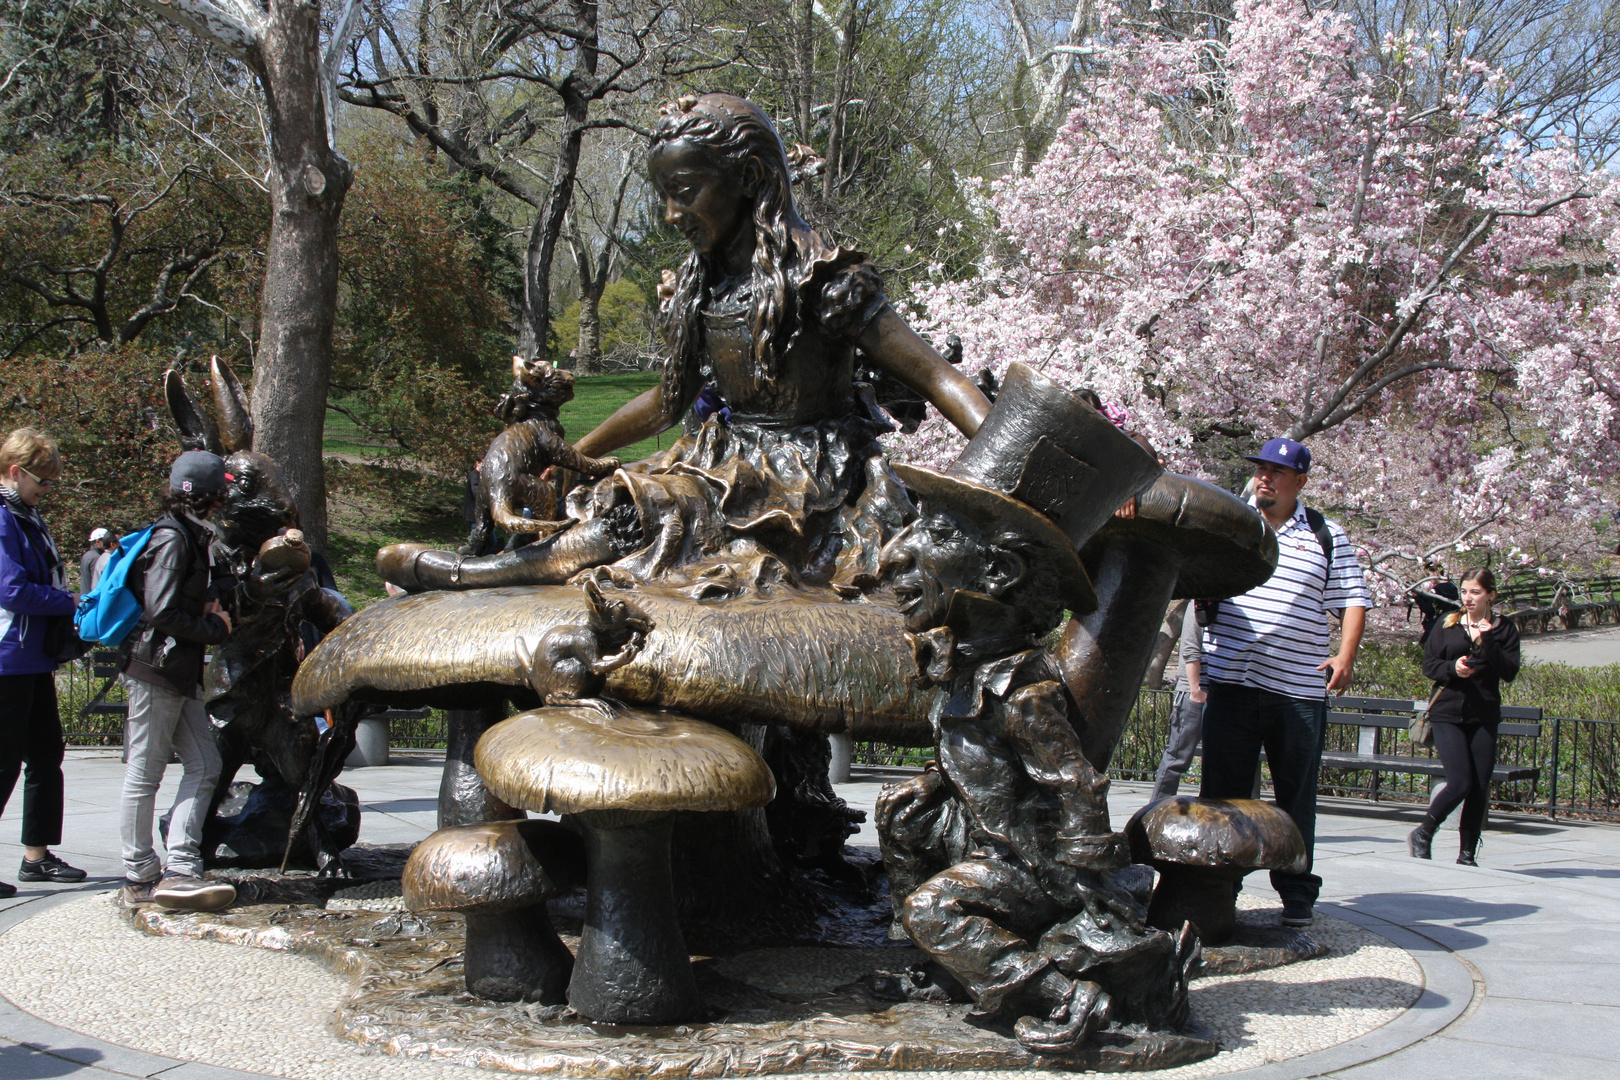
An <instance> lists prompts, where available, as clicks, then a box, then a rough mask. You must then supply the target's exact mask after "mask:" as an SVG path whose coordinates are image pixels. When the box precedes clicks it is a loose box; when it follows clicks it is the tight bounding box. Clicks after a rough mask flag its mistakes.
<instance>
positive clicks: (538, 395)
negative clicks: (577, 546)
mask: <svg viewBox="0 0 1620 1080" xmlns="http://www.w3.org/2000/svg"><path fill="white" fill-rule="evenodd" d="M512 378H513V382H512V388H511V389H510V390H508V391H507V392H506V394H505V395H503V396H502V397H501V401H500V405H499V406H498V407H497V408H496V414H497V415H498V416H499V417H500V418H501V421H502V422H503V423H505V424H506V425H507V427H506V430H505V431H502V432H501V433H500V434H499V435H497V436H495V439H494V441H493V442H491V443H490V444H489V450H488V451H486V452H485V454H484V460H483V462H482V463H481V465H480V466H479V469H478V478H479V480H478V497H477V499H476V500H475V502H474V517H473V527H472V533H471V534H470V535H469V536H468V537H467V543H466V545H465V546H464V547H463V548H462V549H461V550H462V553H463V554H475V553H477V552H481V551H483V550H484V546H485V545H486V544H487V543H488V542H489V534H490V530H491V529H492V528H496V529H500V530H501V531H502V532H504V533H506V534H507V535H508V536H512V537H518V536H543V535H547V534H549V533H552V532H555V531H557V530H558V529H560V528H561V527H562V524H561V523H560V522H558V520H557V518H558V517H559V514H558V513H557V509H558V508H557V488H556V485H555V484H554V483H553V481H552V480H551V479H550V478H549V477H547V476H546V475H545V473H546V470H547V469H550V468H551V467H552V466H558V467H560V468H564V469H572V470H574V471H575V472H578V473H583V474H585V475H586V476H601V475H602V474H603V473H610V472H612V471H613V470H614V469H617V468H618V467H619V459H618V458H615V457H607V458H593V457H586V456H585V455H584V454H581V453H579V452H578V451H576V450H575V449H574V448H573V447H572V446H569V445H568V443H567V441H566V440H565V439H564V438H563V427H562V423H561V422H560V421H559V420H558V419H557V410H558V409H560V408H562V407H563V406H564V405H566V404H568V403H569V402H570V401H572V400H574V375H573V372H570V371H563V370H562V369H561V368H554V367H552V366H551V365H550V364H549V363H547V362H546V361H544V360H538V359H537V360H527V361H525V360H524V359H523V357H521V356H514V357H512ZM524 510H528V511H529V514H528V516H525V515H524V513H523V511H524Z"/></svg>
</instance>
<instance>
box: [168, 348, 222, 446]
mask: <svg viewBox="0 0 1620 1080" xmlns="http://www.w3.org/2000/svg"><path fill="white" fill-rule="evenodd" d="M163 395H164V397H166V398H168V399H169V415H170V416H173V417H174V423H175V426H176V427H178V428H179V429H180V449H182V450H207V451H209V452H210V453H214V454H217V453H219V451H220V444H219V432H218V431H217V430H215V428H214V418H213V417H211V416H209V415H208V414H207V413H205V412H203V411H202V410H200V409H198V408H197V403H196V401H194V400H192V397H191V391H190V390H187V389H186V381H185V380H184V379H182V378H181V377H180V373H179V372H178V371H176V370H174V369H173V368H170V369H169V370H168V371H165V372H164V373H163Z"/></svg>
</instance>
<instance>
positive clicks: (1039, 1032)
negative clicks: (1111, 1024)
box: [1013, 979, 1114, 1055]
mask: <svg viewBox="0 0 1620 1080" xmlns="http://www.w3.org/2000/svg"><path fill="white" fill-rule="evenodd" d="M1113 1008H1114V1003H1113V1000H1112V999H1111V998H1110V997H1109V996H1108V995H1107V994H1106V993H1104V992H1103V989H1102V987H1100V986H1098V985H1097V984H1096V983H1094V982H1087V981H1085V980H1083V979H1081V980H1077V981H1076V982H1075V984H1074V989H1073V990H1072V991H1071V992H1070V994H1069V999H1068V1000H1067V1001H1065V1002H1064V1003H1063V1004H1061V1005H1059V1006H1058V1007H1057V1008H1056V1009H1054V1010H1052V1014H1051V1015H1050V1016H1048V1017H1045V1018H1043V1019H1037V1018H1036V1017H1033V1016H1025V1017H1022V1018H1020V1019H1019V1021H1018V1022H1017V1023H1016V1024H1014V1025H1013V1034H1014V1035H1015V1036H1017V1038H1018V1041H1019V1042H1020V1043H1022V1044H1023V1046H1024V1049H1026V1050H1028V1051H1029V1052H1030V1053H1033V1054H1046V1055H1059V1054H1067V1053H1070V1052H1071V1051H1074V1050H1076V1049H1078V1048H1079V1047H1080V1045H1081V1044H1082V1043H1084V1042H1085V1041H1086V1038H1087V1036H1089V1035H1090V1034H1091V1033H1092V1032H1093V1031H1096V1030H1097V1029H1098V1028H1100V1027H1103V1026H1105V1025H1106V1024H1107V1023H1108V1020H1109V1017H1110V1015H1111V1014H1112V1013H1113Z"/></svg>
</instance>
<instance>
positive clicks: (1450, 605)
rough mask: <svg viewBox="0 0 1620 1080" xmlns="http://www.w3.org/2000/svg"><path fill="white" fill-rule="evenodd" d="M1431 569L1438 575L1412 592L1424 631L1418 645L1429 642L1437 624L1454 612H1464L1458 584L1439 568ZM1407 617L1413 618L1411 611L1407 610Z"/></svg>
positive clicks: (1419, 637) (1430, 577)
mask: <svg viewBox="0 0 1620 1080" xmlns="http://www.w3.org/2000/svg"><path fill="white" fill-rule="evenodd" d="M1429 569H1431V570H1434V571H1437V572H1436V573H1434V574H1432V575H1430V576H1429V577H1426V578H1424V579H1423V580H1422V581H1420V582H1418V584H1417V587H1416V588H1414V589H1413V590H1412V602H1413V603H1414V604H1416V605H1417V609H1418V614H1419V616H1420V619H1421V622H1420V625H1421V626H1422V628H1423V629H1422V631H1421V632H1420V633H1419V634H1418V644H1420V645H1421V644H1423V643H1425V642H1427V641H1428V640H1429V634H1430V633H1432V632H1433V631H1434V627H1435V624H1436V623H1438V622H1439V621H1440V620H1441V619H1442V618H1444V617H1445V616H1447V615H1449V614H1451V613H1452V612H1454V611H1461V610H1462V601H1461V600H1459V599H1458V595H1459V594H1458V592H1457V583H1456V582H1454V581H1452V580H1451V579H1450V578H1448V577H1446V576H1445V574H1444V573H1443V572H1438V571H1440V568H1439V567H1438V566H1431V567H1430V568H1429ZM1407 617H1408V618H1410V617H1411V609H1410V608H1408V609H1407Z"/></svg>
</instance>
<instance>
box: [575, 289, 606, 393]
mask: <svg viewBox="0 0 1620 1080" xmlns="http://www.w3.org/2000/svg"><path fill="white" fill-rule="evenodd" d="M575 355H576V356H577V357H578V359H579V365H578V368H579V372H580V373H581V374H583V375H595V374H597V373H598V372H600V371H601V370H602V290H600V289H598V288H595V287H594V286H593V285H586V284H584V283H581V285H580V289H579V351H578V352H577V353H576V354H575Z"/></svg>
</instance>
